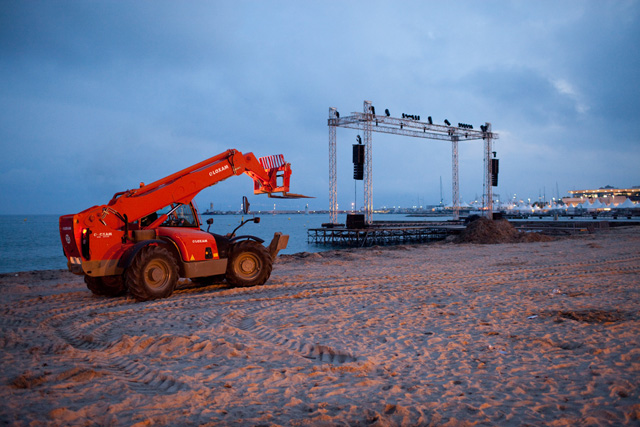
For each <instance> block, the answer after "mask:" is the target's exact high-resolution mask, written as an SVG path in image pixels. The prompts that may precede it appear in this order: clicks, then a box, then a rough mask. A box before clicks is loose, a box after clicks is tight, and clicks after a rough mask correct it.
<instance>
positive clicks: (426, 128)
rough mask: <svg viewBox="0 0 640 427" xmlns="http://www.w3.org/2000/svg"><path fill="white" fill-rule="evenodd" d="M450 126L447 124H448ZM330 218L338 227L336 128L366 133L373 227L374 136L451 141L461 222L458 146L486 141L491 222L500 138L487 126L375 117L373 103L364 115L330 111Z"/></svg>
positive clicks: (368, 215) (367, 201) (367, 200)
mask: <svg viewBox="0 0 640 427" xmlns="http://www.w3.org/2000/svg"><path fill="white" fill-rule="evenodd" d="M447 123H448V122H447ZM328 125H329V216H330V221H331V223H332V224H337V223H338V185H337V170H336V169H337V167H336V165H337V159H336V128H338V127H343V128H350V129H358V130H361V131H362V133H363V137H364V138H363V139H364V145H365V170H364V209H365V212H364V213H365V221H366V223H367V224H371V223H372V214H373V184H372V181H373V180H372V154H373V153H372V151H373V149H372V148H373V147H372V146H373V140H372V132H381V133H389V134H394V135H402V136H411V137H415V138H426V139H434V140H440V141H451V147H452V149H451V151H452V192H453V195H452V196H453V197H452V199H453V201H452V205H453V209H454V219H458V218H459V209H460V196H459V180H458V142H459V141H471V140H484V142H485V149H484V183H483V199H482V206H483V210H484V211H485V212H486V213H487V215H488V216H489V217H490V218H491V216H492V212H493V191H492V187H491V154H492V151H493V140H494V139H498V134H496V133H493V132H491V123H485V125H484V126H481V130H475V129H473V128H472V127H471V126H469V125H465V124H462V123H459V124H458V126H457V127H456V126H451V125H449V124H445V125H439V124H435V123H433V122H432V120H431V118H430V117H429V120H428V122H423V121H420V117H419V116H407V115H403V117H402V118H398V117H391V116H390V115H386V114H385V115H379V114H376V112H375V108H374V107H373V105H372V104H371V101H364V103H363V112H362V113H359V112H353V113H351V114H350V115H349V116H346V117H340V114H339V113H338V110H337V109H336V108H334V107H331V108H329V120H328Z"/></svg>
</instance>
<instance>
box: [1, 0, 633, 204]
mask: <svg viewBox="0 0 640 427" xmlns="http://www.w3.org/2000/svg"><path fill="white" fill-rule="evenodd" d="M639 46H640V2H638V1H615V0H611V1H606V2H603V1H562V2H558V1H535V2H530V1H452V2H444V1H416V2H412V1H403V2H391V1H232V2H229V1H207V2H205V1H202V2H199V1H187V2H174V1H116V2H114V1H11V0H5V1H3V2H2V3H1V4H0V95H1V97H0V108H1V110H2V114H1V115H0V144H1V149H2V155H1V156H0V187H1V190H0V214H29V213H51V214H64V213H73V212H77V211H80V210H82V209H84V208H87V207H89V206H92V205H95V204H103V203H106V202H107V201H108V200H109V199H110V197H111V196H112V195H113V193H115V192H117V191H122V190H124V189H127V188H134V187H136V186H137V185H138V183H139V182H140V181H145V182H147V183H149V182H152V181H154V180H156V179H159V178H161V177H163V176H166V175H168V174H170V173H173V172H175V171H177V170H179V169H182V168H184V167H187V166H189V165H191V164H193V163H196V162H199V161H201V160H203V159H205V158H208V157H211V156H213V155H216V154H218V153H220V152H222V151H224V150H226V149H228V148H237V149H239V150H240V151H243V152H244V151H247V152H248V151H252V152H254V153H255V154H256V155H257V156H263V155H269V154H278V153H282V154H284V155H285V158H286V159H287V160H288V161H289V162H291V163H292V167H293V171H294V174H293V177H292V185H291V191H292V192H296V193H303V194H307V195H310V196H315V197H316V199H311V200H309V201H307V200H305V201H300V200H291V201H280V202H278V207H279V208H282V209H298V208H303V207H304V204H305V203H307V202H308V203H309V205H310V207H311V208H316V209H326V208H328V191H329V190H328V181H329V177H328V168H329V166H328V128H327V117H328V110H329V107H336V108H337V109H338V110H339V111H340V113H341V115H343V116H344V115H346V114H348V113H350V112H352V111H362V104H363V101H364V100H365V99H367V100H371V101H372V102H373V105H374V106H375V107H376V109H377V111H378V112H381V111H384V109H385V108H388V109H389V110H390V111H391V114H392V115H394V116H400V115H401V113H403V112H404V113H408V114H418V115H421V117H426V116H429V115H430V116H432V117H433V119H434V121H436V122H438V123H442V121H444V119H445V118H447V119H449V120H450V121H451V122H452V123H458V122H464V123H471V124H473V125H474V127H475V128H478V127H479V125H480V124H483V123H484V122H491V123H492V125H493V130H494V131H495V132H497V133H498V134H499V140H498V141H496V144H495V150H496V151H497V153H498V157H499V158H500V186H499V187H498V188H497V189H495V190H494V192H495V193H498V194H500V196H501V197H502V198H503V199H504V198H508V197H513V194H517V195H518V198H524V199H526V198H531V199H532V200H533V199H537V198H538V197H539V195H542V194H544V195H546V197H547V199H549V198H551V197H555V196H556V195H558V193H559V195H560V196H561V197H562V196H565V195H567V191H568V190H572V189H584V188H597V187H600V186H604V185H613V186H620V187H630V186H634V185H640V167H639V164H640V141H639V138H640V136H639V135H640V125H639V120H638V116H639V112H640V51H639V50H640V48H639ZM357 134H358V131H355V130H349V129H338V132H337V135H338V138H337V140H338V171H339V176H338V201H339V204H340V207H348V206H350V205H351V203H352V202H354V199H355V200H356V202H357V203H358V204H359V205H361V204H362V202H363V201H362V183H361V182H358V183H357V184H356V183H354V181H353V179H352V165H351V144H353V143H355V142H356V135H357ZM440 178H441V179H442V183H443V189H444V201H445V203H447V202H450V201H451V147H450V144H449V143H447V142H442V141H431V140H423V139H413V138H407V137H399V136H393V135H383V134H375V133H374V134H373V204H374V207H379V206H393V205H403V206H410V205H415V204H416V203H418V202H419V203H421V204H430V203H434V204H435V203H438V202H439V201H440ZM251 193H252V182H251V180H250V178H249V177H247V176H241V177H236V178H232V179H229V180H227V181H225V182H223V183H220V184H218V185H216V186H215V187H212V188H209V189H206V190H204V191H203V192H202V193H201V194H200V195H199V196H198V197H197V198H196V200H197V202H198V203H199V205H200V207H201V208H203V207H209V203H211V202H213V203H214V208H217V209H230V208H237V207H238V206H239V204H240V199H241V196H242V195H245V194H247V195H249V194H251ZM460 194H461V197H462V199H463V200H464V201H471V200H473V199H474V198H475V197H481V196H482V143H481V142H478V141H475V142H464V143H462V142H461V143H460ZM251 201H252V207H253V208H255V209H259V208H267V207H272V206H273V200H272V199H267V198H266V196H251Z"/></svg>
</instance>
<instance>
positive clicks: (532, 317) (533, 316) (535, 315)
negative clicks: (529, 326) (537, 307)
mask: <svg viewBox="0 0 640 427" xmlns="http://www.w3.org/2000/svg"><path fill="white" fill-rule="evenodd" d="M536 317H538V315H537V314H534V315H532V316H529V317H527V319H535V318H536Z"/></svg>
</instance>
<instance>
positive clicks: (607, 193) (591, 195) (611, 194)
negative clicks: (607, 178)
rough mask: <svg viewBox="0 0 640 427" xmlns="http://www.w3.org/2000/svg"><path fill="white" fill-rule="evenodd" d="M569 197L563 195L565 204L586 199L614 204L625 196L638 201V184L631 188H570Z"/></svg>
mask: <svg viewBox="0 0 640 427" xmlns="http://www.w3.org/2000/svg"><path fill="white" fill-rule="evenodd" d="M569 194H571V196H570V197H563V198H562V201H563V202H564V203H565V204H573V205H575V204H577V203H582V202H584V201H585V200H587V199H590V200H592V201H593V200H595V199H598V200H600V202H602V203H605V204H611V203H612V202H613V203H615V204H618V203H622V202H624V201H625V200H626V199H627V198H628V199H631V201H632V202H640V186H633V187H631V188H615V187H612V186H610V185H607V186H605V187H601V188H598V189H597V190H572V191H569Z"/></svg>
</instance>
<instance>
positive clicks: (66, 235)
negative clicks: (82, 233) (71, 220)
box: [64, 234, 71, 245]
mask: <svg viewBox="0 0 640 427" xmlns="http://www.w3.org/2000/svg"><path fill="white" fill-rule="evenodd" d="M64 240H65V242H67V245H70V244H71V236H69V235H68V234H65V236H64Z"/></svg>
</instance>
